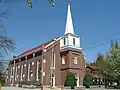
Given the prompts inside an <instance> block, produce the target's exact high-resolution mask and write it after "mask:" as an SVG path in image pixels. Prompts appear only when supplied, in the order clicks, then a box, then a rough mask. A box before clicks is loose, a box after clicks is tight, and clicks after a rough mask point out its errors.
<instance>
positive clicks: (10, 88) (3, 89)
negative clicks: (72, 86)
mask: <svg viewBox="0 0 120 90" xmlns="http://www.w3.org/2000/svg"><path fill="white" fill-rule="evenodd" d="M2 90H40V88H37V89H27V88H16V87H2ZM45 90H49V89H45ZM56 90H57V89H56ZM62 90H68V89H62ZM77 90H85V89H77ZM89 90H118V89H104V88H91V89H89Z"/></svg>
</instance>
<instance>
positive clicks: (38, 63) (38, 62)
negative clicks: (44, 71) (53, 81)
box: [36, 60, 40, 81]
mask: <svg viewBox="0 0 120 90" xmlns="http://www.w3.org/2000/svg"><path fill="white" fill-rule="evenodd" d="M39 65H40V61H39V60H37V74H36V80H37V81H39V79H38V74H39V73H40V72H38V71H39Z"/></svg>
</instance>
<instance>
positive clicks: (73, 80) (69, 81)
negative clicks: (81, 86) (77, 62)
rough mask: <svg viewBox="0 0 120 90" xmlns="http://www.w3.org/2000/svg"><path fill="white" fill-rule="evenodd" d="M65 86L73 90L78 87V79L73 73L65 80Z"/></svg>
mask: <svg viewBox="0 0 120 90" xmlns="http://www.w3.org/2000/svg"><path fill="white" fill-rule="evenodd" d="M65 86H70V87H71V89H74V87H75V86H76V78H75V75H74V74H73V73H69V74H68V76H67V77H66V80H65Z"/></svg>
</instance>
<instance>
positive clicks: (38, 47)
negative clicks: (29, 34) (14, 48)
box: [19, 40, 54, 56]
mask: <svg viewBox="0 0 120 90" xmlns="http://www.w3.org/2000/svg"><path fill="white" fill-rule="evenodd" d="M52 41H54V40H50V41H48V42H46V43H44V44H41V45H39V46H36V47H34V48H32V49H29V50H26V51H25V52H23V53H21V54H20V55H19V56H22V55H26V54H29V53H32V52H34V51H36V50H38V49H42V48H43V46H44V47H45V46H47V45H48V44H50V43H51V42H52Z"/></svg>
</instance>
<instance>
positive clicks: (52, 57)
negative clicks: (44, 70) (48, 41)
mask: <svg viewBox="0 0 120 90" xmlns="http://www.w3.org/2000/svg"><path fill="white" fill-rule="evenodd" d="M51 63H52V67H53V68H55V53H54V52H52V53H51Z"/></svg>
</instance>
